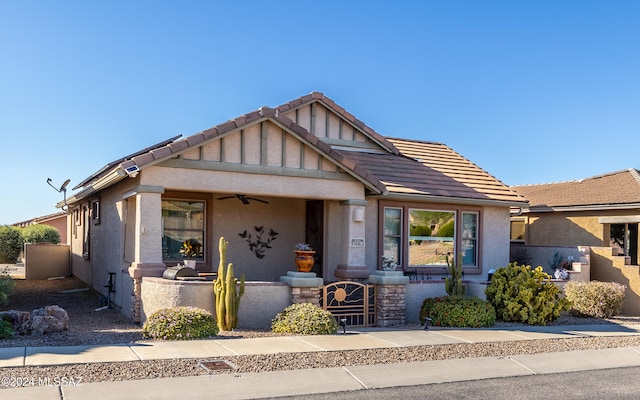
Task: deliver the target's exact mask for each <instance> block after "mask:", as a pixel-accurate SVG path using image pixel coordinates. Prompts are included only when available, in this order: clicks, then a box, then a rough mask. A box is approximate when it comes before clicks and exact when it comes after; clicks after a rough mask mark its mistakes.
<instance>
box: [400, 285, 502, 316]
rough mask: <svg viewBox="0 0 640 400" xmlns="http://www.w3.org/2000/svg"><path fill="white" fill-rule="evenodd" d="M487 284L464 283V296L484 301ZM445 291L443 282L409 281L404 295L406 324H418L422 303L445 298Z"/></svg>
mask: <svg viewBox="0 0 640 400" xmlns="http://www.w3.org/2000/svg"><path fill="white" fill-rule="evenodd" d="M488 284H489V282H486V281H464V285H465V287H466V291H465V294H466V295H467V296H472V297H478V298H480V299H486V298H487V296H486V295H485V294H484V291H485V289H486V288H487V285H488ZM446 295H447V291H446V290H445V288H444V280H439V281H437V280H434V281H411V282H410V283H409V284H408V285H407V291H406V294H405V305H406V310H407V315H406V320H407V323H408V324H417V323H419V322H420V309H421V308H422V302H423V301H424V299H426V298H428V297H440V296H446Z"/></svg>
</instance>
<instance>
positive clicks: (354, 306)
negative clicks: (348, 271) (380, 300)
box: [321, 281, 376, 327]
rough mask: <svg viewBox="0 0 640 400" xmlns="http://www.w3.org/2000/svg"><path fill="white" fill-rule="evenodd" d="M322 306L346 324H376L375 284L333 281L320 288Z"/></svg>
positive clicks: (356, 325) (355, 325) (362, 325)
mask: <svg viewBox="0 0 640 400" xmlns="http://www.w3.org/2000/svg"><path fill="white" fill-rule="evenodd" d="M321 305H322V308H323V309H325V310H327V311H329V312H330V313H331V314H333V315H334V316H335V317H336V318H339V319H344V320H346V324H347V325H348V326H353V327H365V326H376V286H375V285H365V284H362V283H359V282H352V281H341V282H333V283H330V284H328V285H326V286H324V287H323V288H322V304H321Z"/></svg>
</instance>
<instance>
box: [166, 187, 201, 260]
mask: <svg viewBox="0 0 640 400" xmlns="http://www.w3.org/2000/svg"><path fill="white" fill-rule="evenodd" d="M185 241H190V243H191V244H192V245H193V249H194V251H195V256H194V257H189V258H195V259H196V260H200V261H203V260H204V249H205V202H204V201H194V200H173V199H163V200H162V257H163V259H164V260H167V261H178V260H182V259H184V258H186V257H185V256H184V255H183V254H181V253H180V250H181V249H182V245H183V243H185Z"/></svg>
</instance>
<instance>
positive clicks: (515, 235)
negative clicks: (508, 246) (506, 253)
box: [511, 218, 526, 242]
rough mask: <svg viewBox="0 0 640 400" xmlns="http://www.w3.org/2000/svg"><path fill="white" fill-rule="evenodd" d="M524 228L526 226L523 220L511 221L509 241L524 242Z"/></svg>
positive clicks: (514, 219)
mask: <svg viewBox="0 0 640 400" xmlns="http://www.w3.org/2000/svg"><path fill="white" fill-rule="evenodd" d="M525 227H526V224H525V220H524V218H512V219H511V241H512V242H524V233H525Z"/></svg>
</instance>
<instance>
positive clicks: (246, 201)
mask: <svg viewBox="0 0 640 400" xmlns="http://www.w3.org/2000/svg"><path fill="white" fill-rule="evenodd" d="M227 199H238V200H240V201H241V202H242V204H249V202H250V201H251V200H254V201H259V202H260V203H265V204H269V202H268V201H266V200H261V199H256V198H255V197H249V196H247V195H246V194H234V195H231V196H223V197H218V200H227Z"/></svg>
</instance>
